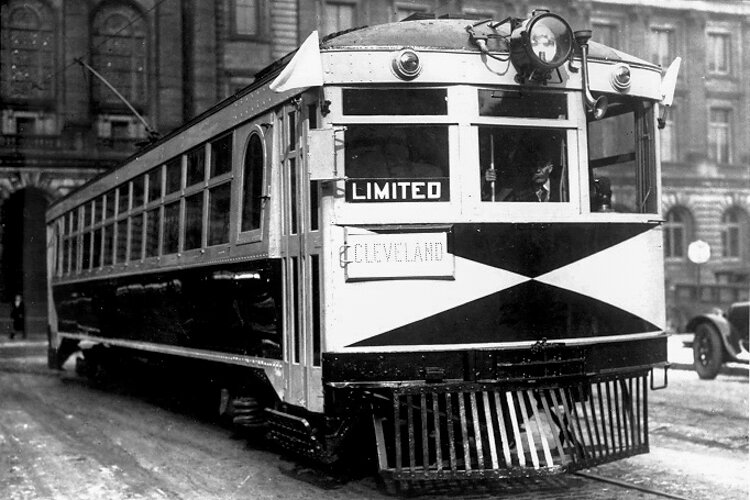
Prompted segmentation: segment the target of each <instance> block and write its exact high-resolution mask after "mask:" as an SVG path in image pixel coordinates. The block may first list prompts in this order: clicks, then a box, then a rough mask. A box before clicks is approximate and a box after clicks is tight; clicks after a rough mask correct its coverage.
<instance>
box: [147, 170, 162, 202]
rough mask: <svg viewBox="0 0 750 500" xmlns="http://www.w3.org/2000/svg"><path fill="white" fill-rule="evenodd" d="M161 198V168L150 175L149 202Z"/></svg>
mask: <svg viewBox="0 0 750 500" xmlns="http://www.w3.org/2000/svg"><path fill="white" fill-rule="evenodd" d="M159 198H161V167H157V168H155V169H153V170H152V171H151V172H149V173H148V202H149V203H151V202H152V201H156V200H158V199H159Z"/></svg>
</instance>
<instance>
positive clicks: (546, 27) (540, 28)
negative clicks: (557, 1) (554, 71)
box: [527, 13, 573, 68]
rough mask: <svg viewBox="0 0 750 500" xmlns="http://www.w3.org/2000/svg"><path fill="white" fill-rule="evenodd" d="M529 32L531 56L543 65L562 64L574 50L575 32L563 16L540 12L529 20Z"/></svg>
mask: <svg viewBox="0 0 750 500" xmlns="http://www.w3.org/2000/svg"><path fill="white" fill-rule="evenodd" d="M527 32H528V36H529V49H530V51H531V54H530V55H531V58H532V59H534V60H535V61H534V62H532V64H534V63H536V64H538V65H539V66H541V67H547V68H556V67H558V66H560V65H561V64H562V63H563V62H565V60H566V59H568V56H570V52H571V51H572V50H573V33H572V31H571V29H570V26H568V23H566V22H565V21H564V20H563V19H562V18H560V17H558V16H556V15H555V14H548V13H545V14H540V15H539V16H538V17H536V18H532V19H531V20H530V21H529V24H528V27H527Z"/></svg>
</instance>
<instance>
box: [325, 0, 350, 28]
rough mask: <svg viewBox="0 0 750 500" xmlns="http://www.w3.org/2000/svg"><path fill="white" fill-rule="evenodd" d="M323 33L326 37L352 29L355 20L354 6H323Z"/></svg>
mask: <svg viewBox="0 0 750 500" xmlns="http://www.w3.org/2000/svg"><path fill="white" fill-rule="evenodd" d="M325 12H326V15H325V19H324V21H323V22H324V26H323V31H324V33H325V34H326V35H329V34H331V33H337V32H339V31H344V30H348V29H349V28H353V27H354V25H355V20H356V14H357V11H356V6H355V5H353V4H349V3H327V4H326V6H325Z"/></svg>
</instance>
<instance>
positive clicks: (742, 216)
mask: <svg viewBox="0 0 750 500" xmlns="http://www.w3.org/2000/svg"><path fill="white" fill-rule="evenodd" d="M747 219H748V217H747V213H746V212H745V211H744V210H742V209H741V208H738V207H732V208H730V209H729V210H727V211H726V212H724V215H722V216H721V226H722V228H721V255H722V257H726V258H740V257H742V256H743V255H745V254H746V253H747V248H743V245H745V246H746V245H747V241H748V236H749V235H748V227H747V226H748V220H747Z"/></svg>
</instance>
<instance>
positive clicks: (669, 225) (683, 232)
mask: <svg viewBox="0 0 750 500" xmlns="http://www.w3.org/2000/svg"><path fill="white" fill-rule="evenodd" d="M691 232H692V217H691V216H690V212H688V211H687V210H686V209H684V208H681V207H675V208H672V209H671V210H669V212H667V220H666V222H665V223H664V256H665V257H666V258H672V259H684V258H685V255H686V252H687V244H688V241H689V238H690V233H691Z"/></svg>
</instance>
